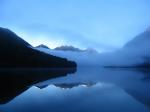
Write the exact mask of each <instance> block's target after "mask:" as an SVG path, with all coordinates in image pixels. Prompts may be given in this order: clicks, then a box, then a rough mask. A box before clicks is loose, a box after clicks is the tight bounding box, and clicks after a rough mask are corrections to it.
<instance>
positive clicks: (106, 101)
mask: <svg viewBox="0 0 150 112" xmlns="http://www.w3.org/2000/svg"><path fill="white" fill-rule="evenodd" d="M6 71H7V72H6ZM14 74H15V75H14ZM59 74H60V75H59ZM55 76H58V77H55ZM59 76H61V77H59ZM0 81H1V82H0V84H1V86H0V89H1V93H0V98H1V99H0V112H149V111H150V70H148V69H129V68H120V69H119V68H100V67H92V68H90V67H80V68H77V71H76V72H75V71H72V70H69V71H65V70H57V69H55V70H53V71H52V72H51V70H41V69H40V70H29V71H26V70H23V71H22V70H19V72H18V70H11V71H8V70H5V71H3V70H1V72H0Z"/></svg>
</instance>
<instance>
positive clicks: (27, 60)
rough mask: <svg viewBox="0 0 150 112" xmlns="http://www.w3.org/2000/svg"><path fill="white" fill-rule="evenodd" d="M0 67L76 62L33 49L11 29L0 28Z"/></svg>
mask: <svg viewBox="0 0 150 112" xmlns="http://www.w3.org/2000/svg"><path fill="white" fill-rule="evenodd" d="M0 67H53V68H54V67H55V68H56V67H69V68H70V67H76V63H75V62H72V61H68V60H67V59H65V58H59V57H56V56H52V55H49V54H46V53H43V52H40V51H38V50H36V49H34V48H33V47H32V46H31V45H30V44H29V43H27V42H26V41H25V40H23V39H21V38H20V37H18V36H17V35H16V34H15V33H13V32H12V31H10V30H8V29H5V28H0Z"/></svg>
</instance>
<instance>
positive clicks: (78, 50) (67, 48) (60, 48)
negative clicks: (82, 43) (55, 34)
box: [54, 45, 98, 53]
mask: <svg viewBox="0 0 150 112" xmlns="http://www.w3.org/2000/svg"><path fill="white" fill-rule="evenodd" d="M54 50H58V51H73V52H89V53H98V52H97V51H96V50H95V49H93V48H87V49H84V50H82V49H79V48H76V47H74V46H67V45H65V46H59V47H56V48H55V49H54Z"/></svg>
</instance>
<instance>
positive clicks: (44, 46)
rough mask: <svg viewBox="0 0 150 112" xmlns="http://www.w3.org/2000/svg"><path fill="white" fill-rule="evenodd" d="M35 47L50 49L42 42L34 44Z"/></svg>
mask: <svg viewBox="0 0 150 112" xmlns="http://www.w3.org/2000/svg"><path fill="white" fill-rule="evenodd" d="M35 48H45V49H50V48H49V47H47V46H46V45H44V44H41V45H38V46H36V47H35Z"/></svg>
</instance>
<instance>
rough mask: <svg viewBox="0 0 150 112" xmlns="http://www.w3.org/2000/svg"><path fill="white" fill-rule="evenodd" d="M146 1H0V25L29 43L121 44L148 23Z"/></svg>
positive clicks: (103, 46) (99, 47)
mask: <svg viewBox="0 0 150 112" xmlns="http://www.w3.org/2000/svg"><path fill="white" fill-rule="evenodd" d="M149 11H150V1H149V0H0V26H1V27H7V28H9V29H11V30H13V31H14V32H16V33H17V34H18V35H20V36H21V37H22V38H23V39H25V40H27V41H28V42H29V43H31V44H32V45H34V46H36V45H38V44H46V45H48V46H49V47H51V48H54V47H56V46H60V45H73V46H76V47H80V48H87V47H89V48H95V49H97V50H99V51H105V50H106V51H107V50H114V49H117V48H120V47H122V46H123V45H124V44H125V43H126V42H128V41H129V40H131V39H132V38H133V37H135V36H136V35H137V34H139V33H141V32H143V31H144V30H145V29H146V28H147V27H149V26H150V14H149Z"/></svg>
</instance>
